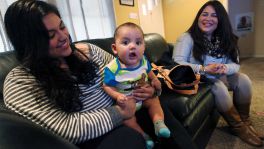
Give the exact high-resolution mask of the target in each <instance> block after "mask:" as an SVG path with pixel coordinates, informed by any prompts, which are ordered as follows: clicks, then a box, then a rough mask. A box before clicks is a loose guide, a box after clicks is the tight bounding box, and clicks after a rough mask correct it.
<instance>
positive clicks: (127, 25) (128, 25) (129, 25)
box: [114, 22, 144, 41]
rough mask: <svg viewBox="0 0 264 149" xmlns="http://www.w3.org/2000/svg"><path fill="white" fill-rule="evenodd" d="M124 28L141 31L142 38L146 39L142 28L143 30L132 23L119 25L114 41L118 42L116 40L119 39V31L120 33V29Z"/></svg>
mask: <svg viewBox="0 0 264 149" xmlns="http://www.w3.org/2000/svg"><path fill="white" fill-rule="evenodd" d="M122 27H131V28H136V29H139V30H140V32H141V33H142V36H143V37H144V32H143V30H142V28H141V27H140V26H139V25H137V24H135V23H132V22H126V23H123V24H121V25H119V26H118V27H117V28H116V29H115V33H114V41H116V38H117V35H118V31H119V29H120V28H122Z"/></svg>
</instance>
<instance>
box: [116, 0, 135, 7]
mask: <svg viewBox="0 0 264 149" xmlns="http://www.w3.org/2000/svg"><path fill="white" fill-rule="evenodd" d="M119 3H120V5H126V6H131V7H133V6H134V0H119Z"/></svg>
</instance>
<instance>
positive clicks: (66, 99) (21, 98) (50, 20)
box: [3, 0, 154, 149]
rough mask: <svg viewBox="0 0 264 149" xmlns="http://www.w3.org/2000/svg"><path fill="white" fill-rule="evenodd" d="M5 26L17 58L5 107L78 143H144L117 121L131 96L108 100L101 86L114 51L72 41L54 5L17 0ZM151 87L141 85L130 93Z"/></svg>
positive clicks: (128, 111)
mask: <svg viewBox="0 0 264 149" xmlns="http://www.w3.org/2000/svg"><path fill="white" fill-rule="evenodd" d="M5 28H6V31H7V35H8V37H9V39H10V41H11V43H12V45H13V47H14V50H15V52H16V57H17V59H18V60H19V62H20V65H19V66H17V67H16V68H14V69H13V70H11V72H10V73H9V74H8V75H7V77H6V79H5V84H4V92H3V93H4V95H3V96H4V101H5V104H6V106H7V107H8V108H10V109H11V110H13V111H15V112H17V113H18V114H20V115H22V116H24V117H26V118H28V119H29V120H31V121H33V122H35V123H36V124H38V125H40V126H43V127H44V128H46V129H47V130H49V131H53V132H54V133H56V134H58V135H60V136H62V137H63V138H65V139H68V140H69V141H70V142H72V143H75V144H77V145H79V146H80V147H86V148H97V147H99V146H100V147H101V148H120V149H121V148H124V147H125V148H145V143H144V139H143V138H142V137H141V135H140V134H139V133H137V132H135V131H134V130H131V129H130V128H128V127H125V126H121V124H122V122H123V121H124V120H126V119H129V118H131V117H132V116H133V115H134V112H135V101H134V100H133V99H130V100H127V102H125V103H124V104H123V105H122V106H119V105H113V100H112V98H111V97H109V96H108V95H107V94H106V93H105V92H104V90H103V89H102V81H103V79H102V77H103V74H102V73H103V71H102V70H103V68H104V66H105V64H107V63H109V62H110V61H111V60H112V59H113V56H112V55H110V54H108V53H107V52H105V51H104V50H102V49H100V48H99V47H97V46H95V45H92V44H88V43H79V44H73V43H72V42H71V40H70V35H69V32H68V30H67V28H66V26H65V24H64V23H63V21H62V20H61V16H60V14H59V12H58V9H57V8H56V7H55V6H53V5H51V4H48V3H46V2H43V1H37V0H18V1H16V2H14V3H13V4H11V5H10V6H9V8H8V9H7V12H6V14H5ZM153 93H154V89H153V88H152V87H151V86H145V87H142V88H141V89H138V90H135V92H134V94H133V95H134V96H137V97H138V98H148V97H152V96H153ZM128 134H129V135H128ZM124 136H126V137H124ZM116 139H117V140H118V141H116ZM122 140H123V141H122Z"/></svg>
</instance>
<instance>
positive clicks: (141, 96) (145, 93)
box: [132, 83, 155, 100]
mask: <svg viewBox="0 0 264 149" xmlns="http://www.w3.org/2000/svg"><path fill="white" fill-rule="evenodd" d="M154 92H155V89H154V88H153V87H152V86H151V85H150V84H148V83H146V84H145V85H143V86H141V87H139V88H137V89H135V90H134V91H133V93H132V95H133V96H134V98H135V99H137V100H146V99H148V98H151V97H153V95H154Z"/></svg>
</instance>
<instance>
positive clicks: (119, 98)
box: [116, 94, 127, 104]
mask: <svg viewBox="0 0 264 149" xmlns="http://www.w3.org/2000/svg"><path fill="white" fill-rule="evenodd" d="M116 101H117V103H118V104H124V102H125V101H127V96H126V95H124V94H119V95H118V96H117V98H116Z"/></svg>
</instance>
